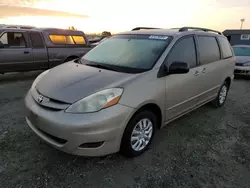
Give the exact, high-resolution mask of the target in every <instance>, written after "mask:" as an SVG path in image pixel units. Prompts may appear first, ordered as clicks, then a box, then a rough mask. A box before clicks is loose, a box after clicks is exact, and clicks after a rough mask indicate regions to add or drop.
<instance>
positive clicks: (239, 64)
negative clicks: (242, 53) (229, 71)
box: [235, 63, 243, 66]
mask: <svg viewBox="0 0 250 188" xmlns="http://www.w3.org/2000/svg"><path fill="white" fill-rule="evenodd" d="M235 65H236V66H243V64H242V63H236V64H235Z"/></svg>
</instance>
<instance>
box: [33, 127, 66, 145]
mask: <svg viewBox="0 0 250 188" xmlns="http://www.w3.org/2000/svg"><path fill="white" fill-rule="evenodd" d="M36 128H37V129H38V130H39V131H40V132H41V133H43V134H44V135H45V136H46V137H48V138H50V139H51V140H53V141H54V142H56V143H59V144H66V142H67V140H65V139H62V138H58V137H56V136H53V135H51V134H49V133H47V132H45V131H43V130H41V129H39V128H38V127H36Z"/></svg>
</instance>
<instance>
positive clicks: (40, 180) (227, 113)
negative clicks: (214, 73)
mask: <svg viewBox="0 0 250 188" xmlns="http://www.w3.org/2000/svg"><path fill="white" fill-rule="evenodd" d="M38 73H39V71H38V72H37V71H36V72H30V73H15V74H8V75H4V76H2V75H0V187H1V188H37V187H42V188H44V187H49V188H64V187H91V188H94V187H108V188H111V187H118V188H119V187H141V188H149V187H152V188H157V187H166V188H168V187H170V188H173V187H180V188H183V187H213V188H214V187H218V188H222V187H235V188H241V187H250V80H246V79H236V80H235V81H234V83H233V85H232V87H231V90H230V93H229V96H228V100H227V102H226V105H225V106H224V107H223V108H220V109H214V108H213V107H211V105H209V104H207V105H205V106H203V107H201V108H199V109H198V110H196V111H194V112H192V113H190V114H188V115H186V116H184V117H182V118H180V119H178V120H176V121H174V122H172V123H170V124H169V125H168V126H167V127H165V128H163V129H162V130H161V131H158V133H157V135H156V137H155V140H154V142H153V144H152V145H151V147H150V149H149V150H148V151H147V152H146V153H145V154H143V155H142V156H140V157H138V158H134V159H128V158H125V157H122V156H120V155H119V154H114V155H109V156H106V157H101V158H99V157H98V158H85V157H77V156H73V155H69V154H65V153H63V152H61V151H58V150H56V149H54V148H52V147H51V146H49V145H47V144H45V143H44V142H42V141H41V140H40V139H39V138H38V137H37V136H36V135H35V134H34V133H33V132H32V131H31V130H30V128H29V127H28V126H27V124H26V122H25V118H24V101H23V99H24V96H25V94H26V92H27V91H28V89H29V87H30V86H31V83H32V81H33V80H34V78H35V77H36V76H37V75H38Z"/></svg>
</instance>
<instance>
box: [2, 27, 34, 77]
mask: <svg viewBox="0 0 250 188" xmlns="http://www.w3.org/2000/svg"><path fill="white" fill-rule="evenodd" d="M0 41H1V43H2V44H3V45H4V48H0V72H9V71H20V70H26V69H29V65H31V63H32V60H33V59H32V51H31V47H30V46H29V43H28V42H27V38H26V36H25V33H22V32H5V33H2V35H1V36H0Z"/></svg>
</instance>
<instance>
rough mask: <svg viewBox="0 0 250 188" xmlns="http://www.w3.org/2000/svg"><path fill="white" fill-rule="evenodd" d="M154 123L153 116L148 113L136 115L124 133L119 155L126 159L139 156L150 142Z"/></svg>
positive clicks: (154, 126) (153, 131)
mask: <svg viewBox="0 0 250 188" xmlns="http://www.w3.org/2000/svg"><path fill="white" fill-rule="evenodd" d="M156 122H157V121H156V116H155V114H154V113H152V112H150V111H142V112H139V113H138V114H136V115H135V116H134V117H133V118H132V119H131V120H130V122H129V123H128V125H127V127H126V129H125V131H124V134H123V138H122V142H121V149H120V152H121V154H122V155H124V156H127V157H136V156H139V155H141V154H142V153H143V152H144V151H145V150H146V149H147V148H148V146H149V145H150V144H151V142H152V139H153V136H154V133H155V128H156Z"/></svg>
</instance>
